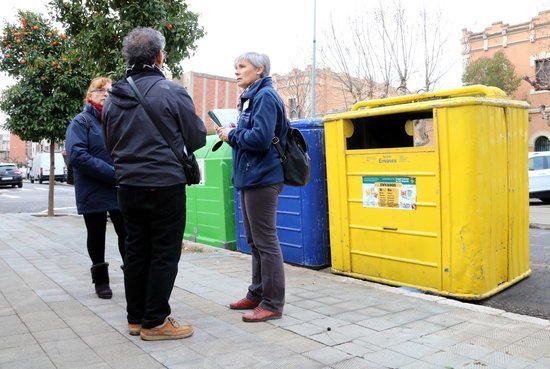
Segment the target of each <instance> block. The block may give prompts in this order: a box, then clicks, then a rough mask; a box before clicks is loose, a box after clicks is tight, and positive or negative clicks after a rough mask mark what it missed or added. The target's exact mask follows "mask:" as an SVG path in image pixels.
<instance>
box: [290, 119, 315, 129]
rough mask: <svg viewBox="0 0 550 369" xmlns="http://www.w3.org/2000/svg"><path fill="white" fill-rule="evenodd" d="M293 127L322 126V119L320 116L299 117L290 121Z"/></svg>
mask: <svg viewBox="0 0 550 369" xmlns="http://www.w3.org/2000/svg"><path fill="white" fill-rule="evenodd" d="M290 125H291V126H292V127H293V128H298V129H299V128H317V127H323V120H322V119H321V118H310V119H299V120H294V121H292V122H290Z"/></svg>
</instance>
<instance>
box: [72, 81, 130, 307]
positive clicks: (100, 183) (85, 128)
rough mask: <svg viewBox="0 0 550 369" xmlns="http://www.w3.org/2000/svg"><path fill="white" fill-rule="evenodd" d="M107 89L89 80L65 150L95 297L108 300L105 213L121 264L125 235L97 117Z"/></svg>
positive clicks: (112, 171) (107, 84) (108, 84)
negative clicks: (83, 100)
mask: <svg viewBox="0 0 550 369" xmlns="http://www.w3.org/2000/svg"><path fill="white" fill-rule="evenodd" d="M110 88H111V80H110V79H109V78H105V77H98V78H95V79H94V80H92V82H91V83H90V86H89V87H88V91H87V93H86V105H85V107H84V111H83V112H82V113H80V114H78V115H77V116H76V117H74V119H73V120H72V121H71V123H70V124H69V127H67V132H66V135H65V140H66V141H65V149H66V151H67V156H68V158H69V160H70V163H71V165H72V167H73V173H74V184H75V192H76V208H77V210H78V214H82V215H83V216H84V222H85V224H86V230H87V233H88V236H87V247H88V254H89V255H90V259H91V260H92V267H91V273H92V282H93V283H94V285H95V290H96V293H97V296H98V297H100V298H103V299H110V298H111V297H112V296H113V292H112V291H111V288H110V286H109V272H108V266H109V264H108V263H106V262H105V230H106V224H107V212H109V216H110V218H111V221H112V222H113V225H114V227H115V231H116V233H117V235H118V249H119V252H120V256H121V257H122V260H124V254H125V247H124V239H125V237H126V232H125V231H124V225H123V221H122V215H121V213H120V211H119V208H118V202H117V194H116V187H115V169H114V167H113V161H112V160H111V157H110V156H109V154H108V153H107V149H106V147H105V140H104V136H103V128H102V125H101V114H102V110H103V103H104V101H105V98H106V97H107V95H108V90H109V89H110Z"/></svg>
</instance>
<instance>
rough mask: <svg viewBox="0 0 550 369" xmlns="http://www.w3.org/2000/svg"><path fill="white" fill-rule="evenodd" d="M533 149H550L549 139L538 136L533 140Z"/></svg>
mask: <svg viewBox="0 0 550 369" xmlns="http://www.w3.org/2000/svg"><path fill="white" fill-rule="evenodd" d="M535 151H550V140H549V139H548V137H546V136H540V137H538V138H537V139H536V140H535Z"/></svg>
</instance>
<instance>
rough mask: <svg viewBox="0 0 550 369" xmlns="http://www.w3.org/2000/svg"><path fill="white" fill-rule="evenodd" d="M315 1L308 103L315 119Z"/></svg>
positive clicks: (315, 3) (314, 0) (314, 1)
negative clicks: (309, 99) (309, 98)
mask: <svg viewBox="0 0 550 369" xmlns="http://www.w3.org/2000/svg"><path fill="white" fill-rule="evenodd" d="M316 23H317V0H313V57H312V62H311V101H310V104H309V105H310V106H311V117H315V115H316V114H317V112H316V111H315V110H316V109H315V108H316V104H315V101H316V96H315V92H316V91H315V90H316V88H315V87H316V85H317V84H316V81H315V78H316V77H315V69H316V65H315V52H316V48H317V40H316V37H317V35H316V34H317V24H316Z"/></svg>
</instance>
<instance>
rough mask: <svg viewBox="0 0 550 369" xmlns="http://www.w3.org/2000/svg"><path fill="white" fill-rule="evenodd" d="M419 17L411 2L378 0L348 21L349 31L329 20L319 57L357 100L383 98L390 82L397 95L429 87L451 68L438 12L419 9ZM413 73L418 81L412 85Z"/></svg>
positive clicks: (387, 91)
mask: <svg viewBox="0 0 550 369" xmlns="http://www.w3.org/2000/svg"><path fill="white" fill-rule="evenodd" d="M418 15H419V18H418V19H416V18H415V17H414V16H413V10H412V9H411V8H410V5H409V4H407V6H404V4H403V3H401V1H399V0H395V1H392V2H389V3H388V2H385V3H381V2H380V3H379V4H378V6H375V7H373V8H371V9H370V10H367V11H363V12H362V13H360V14H359V15H358V16H357V18H356V19H352V20H350V21H349V22H347V24H346V27H347V29H348V31H347V32H348V34H347V35H345V34H344V35H343V34H342V30H337V29H336V27H334V25H333V24H332V23H331V27H330V32H329V33H328V35H327V37H326V42H325V44H326V45H327V46H326V47H325V48H324V49H323V50H322V55H323V61H324V62H325V63H326V64H327V65H328V66H330V67H331V69H333V70H334V71H335V72H336V73H337V74H338V75H339V79H340V81H341V83H342V86H343V88H344V89H345V90H346V91H347V92H349V93H350V94H351V95H352V96H353V97H354V99H355V100H357V101H359V100H363V99H365V98H368V99H372V98H375V97H376V96H374V95H375V94H376V93H378V95H381V96H380V97H387V96H388V95H389V94H390V92H391V91H392V88H391V86H392V85H394V86H397V92H400V93H408V92H409V90H424V91H431V90H433V89H434V87H435V86H436V84H437V83H438V82H439V80H440V79H441V78H442V77H443V75H444V74H445V73H446V72H447V71H448V70H449V69H450V65H449V64H448V63H445V62H444V61H443V56H444V52H443V51H444V49H445V46H446V44H447V38H446V37H445V36H444V35H443V34H442V32H441V30H440V29H441V24H442V21H443V20H442V19H443V18H442V17H441V12H440V11H438V10H437V9H436V10H428V9H427V8H425V7H423V8H421V9H420V10H419V12H418ZM415 75H416V76H419V77H421V78H416V79H417V80H419V81H420V80H421V84H419V86H417V88H414V89H411V88H410V85H411V80H414V79H415V78H414V76H415ZM380 85H381V87H382V88H380ZM418 87H420V88H418Z"/></svg>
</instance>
